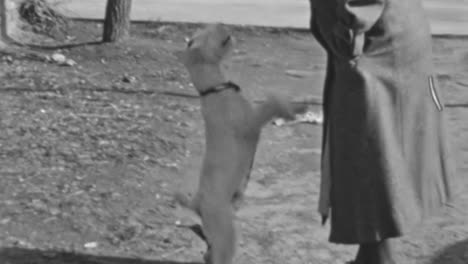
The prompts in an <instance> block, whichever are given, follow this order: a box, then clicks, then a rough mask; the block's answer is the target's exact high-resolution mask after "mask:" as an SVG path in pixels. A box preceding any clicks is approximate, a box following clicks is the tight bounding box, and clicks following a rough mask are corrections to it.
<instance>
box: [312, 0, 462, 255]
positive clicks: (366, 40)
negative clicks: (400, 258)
mask: <svg viewBox="0 0 468 264" xmlns="http://www.w3.org/2000/svg"><path fill="white" fill-rule="evenodd" d="M310 1H311V9H312V16H311V30H312V32H313V34H314V36H315V38H316V39H317V40H318V41H319V42H320V43H321V45H322V46H323V47H324V49H325V50H326V52H327V57H328V65H327V73H326V80H325V87H324V106H323V107H324V115H325V122H324V130H323V132H324V133H323V151H322V181H321V193H320V200H319V211H320V213H321V214H322V216H323V219H324V220H325V221H326V219H327V218H328V217H329V216H330V222H331V234H330V242H333V243H340V244H359V245H360V247H359V250H358V253H357V256H356V259H355V263H357V264H380V263H385V264H387V263H395V262H394V252H393V249H392V247H391V246H390V244H391V243H390V242H389V239H391V238H396V237H400V236H402V235H404V234H405V233H406V232H407V231H408V230H410V229H412V228H413V227H415V225H418V224H420V223H421V221H422V219H424V218H427V217H429V216H431V215H434V214H435V213H437V212H438V211H440V209H442V208H443V207H444V205H446V204H448V203H450V202H451V200H452V198H453V196H454V195H453V194H454V184H453V176H454V164H453V162H452V160H451V157H450V153H449V147H448V143H447V138H446V132H445V124H444V122H445V121H444V119H445V109H444V103H443V99H442V98H441V93H440V91H439V89H440V88H439V86H438V84H437V80H436V78H435V76H434V66H433V62H432V44H431V35H430V31H429V26H428V22H427V20H426V17H425V14H424V11H423V8H422V4H421V1H420V0H310Z"/></svg>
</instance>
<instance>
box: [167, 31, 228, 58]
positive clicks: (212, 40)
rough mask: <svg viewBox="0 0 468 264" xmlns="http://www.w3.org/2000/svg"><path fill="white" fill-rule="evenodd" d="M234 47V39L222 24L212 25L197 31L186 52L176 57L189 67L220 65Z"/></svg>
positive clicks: (183, 51)
mask: <svg viewBox="0 0 468 264" xmlns="http://www.w3.org/2000/svg"><path fill="white" fill-rule="evenodd" d="M233 46H234V38H233V37H232V35H231V34H230V33H229V32H228V30H227V29H226V27H225V26H224V25H222V24H219V23H218V24H210V25H208V26H206V27H204V28H202V29H200V30H198V31H196V32H195V33H194V34H193V35H192V37H191V38H189V39H188V41H187V47H186V48H185V50H182V51H179V52H176V53H175V54H176V56H177V57H178V58H179V60H180V61H181V62H182V63H183V64H185V65H186V66H187V67H191V66H193V65H197V64H212V65H217V64H220V63H221V61H222V60H223V59H224V58H225V57H226V56H227V55H228V54H229V53H230V51H231V50H232V48H233Z"/></svg>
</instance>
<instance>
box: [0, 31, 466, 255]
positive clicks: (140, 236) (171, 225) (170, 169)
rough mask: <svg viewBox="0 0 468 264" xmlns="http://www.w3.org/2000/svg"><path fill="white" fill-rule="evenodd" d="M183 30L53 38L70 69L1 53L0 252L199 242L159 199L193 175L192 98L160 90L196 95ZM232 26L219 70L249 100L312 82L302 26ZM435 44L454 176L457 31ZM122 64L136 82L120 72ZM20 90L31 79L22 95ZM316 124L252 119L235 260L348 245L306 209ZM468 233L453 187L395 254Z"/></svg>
mask: <svg viewBox="0 0 468 264" xmlns="http://www.w3.org/2000/svg"><path fill="white" fill-rule="evenodd" d="M191 31H193V28H191V27H185V26H180V27H176V26H173V25H161V24H153V25H139V26H136V27H134V28H132V33H133V38H132V41H131V42H128V43H124V44H122V45H106V46H100V45H90V46H82V47H76V48H74V49H70V50H68V51H67V50H65V54H66V55H67V56H68V57H70V58H73V59H75V60H76V61H77V62H78V65H79V67H75V68H71V67H69V68H67V67H60V66H57V65H53V64H48V63H44V62H43V61H37V60H31V59H30V58H29V59H28V58H16V57H12V58H9V57H8V56H6V55H4V56H2V60H1V61H2V62H1V63H2V68H1V69H2V70H1V72H0V73H1V76H2V79H1V81H2V83H1V86H2V87H11V89H10V90H9V92H6V91H5V90H2V91H1V92H2V98H1V99H0V107H1V108H0V109H1V110H2V113H4V114H3V116H2V119H1V120H0V121H1V123H0V128H1V129H2V131H5V133H4V134H3V135H2V136H0V144H1V146H2V148H1V149H0V156H1V157H2V160H1V166H0V167H1V170H0V173H1V177H0V263H2V264H3V263H5V264H31V263H34V264H131V263H132V264H133V263H137V264H163V263H169V264H170V263H174V264H177V263H180V264H182V263H192V262H200V261H201V260H202V251H204V245H203V243H202V242H201V241H200V240H199V239H198V238H197V237H196V236H195V235H193V234H192V233H191V232H190V231H188V230H187V229H184V228H180V227H177V226H176V225H175V223H176V221H178V220H180V221H182V223H191V222H192V221H194V220H193V219H192V218H191V217H190V215H189V214H187V213H186V212H183V211H181V210H177V209H176V208H174V205H173V203H172V202H171V194H172V192H173V191H174V190H175V189H179V188H184V189H189V190H190V189H193V188H194V187H195V184H196V180H197V179H196V176H197V174H198V168H199V166H200V165H199V164H200V159H201V155H202V151H203V128H202V123H201V116H200V114H199V102H198V100H197V99H193V98H192V99H190V98H186V97H179V96H175V97H174V96H167V95H164V94H163V92H164V91H171V92H176V93H184V94H193V92H194V91H192V89H193V88H192V87H190V86H189V83H188V80H187V75H186V73H185V71H184V70H183V69H182V68H181V65H179V64H178V63H176V62H175V61H174V57H172V56H171V54H170V53H171V52H172V51H173V50H175V49H177V48H180V47H182V46H183V45H184V42H183V39H184V37H185V36H186V35H188V34H189V33H190V32H191ZM73 32H74V33H75V34H76V35H78V39H83V40H84V39H86V40H89V38H92V37H93V36H96V37H97V36H99V35H100V29H99V27H98V26H97V25H95V24H76V25H75V28H74V31H73ZM234 33H235V35H236V36H237V37H238V39H239V46H238V48H237V50H236V52H235V54H234V56H233V58H232V60H231V62H230V63H229V64H228V65H227V66H228V67H227V70H228V72H229V73H230V75H231V77H232V80H234V81H236V82H238V83H239V84H240V85H241V86H242V87H243V91H244V92H245V93H246V94H247V95H248V96H249V97H250V98H252V99H253V100H254V99H261V98H263V96H264V92H266V91H276V92H279V93H283V94H285V95H287V96H290V97H291V98H297V97H304V96H308V95H320V93H321V87H322V82H323V77H324V71H325V66H324V60H325V58H324V53H323V51H322V50H321V49H320V48H319V46H318V45H317V44H316V43H315V42H314V40H313V39H312V37H311V36H309V35H307V34H301V33H291V32H289V33H288V32H282V31H278V30H258V29H252V28H244V29H242V30H236V31H234ZM434 47H435V48H434V50H435V54H436V57H435V61H436V65H437V74H438V78H439V80H441V82H442V85H443V87H444V91H446V92H445V95H446V102H447V103H448V104H449V105H450V106H451V107H447V108H446V109H447V110H446V111H447V112H448V114H449V116H450V122H449V129H450V135H451V140H452V142H453V145H454V147H455V155H456V157H457V167H458V169H459V175H460V176H462V181H461V183H460V185H467V184H468V181H467V179H466V177H463V175H465V174H466V173H467V172H468V133H467V132H468V122H466V120H468V108H466V107H467V103H468V74H467V72H468V67H467V65H468V48H467V45H466V41H464V40H460V39H435V40H434ZM291 70H295V71H296V73H298V74H296V76H292V75H291V74H288V72H290V71H291ZM125 76H131V77H134V78H135V81H130V82H127V81H125V82H124V81H122V80H123V79H125V78H123V77H125ZM130 79H132V80H133V78H130ZM31 80H33V81H31ZM126 80H129V78H128V77H126ZM25 87H29V89H30V90H29V91H31V90H33V91H34V90H36V92H24V91H23V92H22V90H21V89H24V88H25ZM14 89H17V90H14ZM40 89H43V90H44V89H45V90H47V89H49V90H48V91H45V90H44V91H42V92H41V91H39V90H40ZM93 89H94V90H96V89H98V90H100V92H93V91H92V90H93ZM106 89H107V90H106ZM106 91H107V92H106ZM313 109H314V110H318V109H317V108H313ZM320 134H321V127H320V126H317V125H310V124H299V125H295V126H285V127H278V126H273V125H270V126H268V127H266V128H265V130H264V134H263V137H262V141H261V143H260V146H259V150H258V155H257V159H256V162H255V167H254V171H253V175H252V181H251V182H250V184H249V186H248V189H247V194H246V195H247V197H246V204H245V206H244V207H243V208H242V209H241V211H240V212H239V214H238V222H239V225H240V227H241V230H242V236H241V243H240V250H239V255H238V263H278V264H282V263H291V264H303V263H313V264H322V263H323V264H342V263H344V262H345V261H347V260H350V259H351V258H352V255H353V254H354V250H355V249H354V248H353V247H344V246H338V245H332V244H330V243H328V242H327V238H328V232H329V227H328V226H326V227H322V226H320V221H319V214H318V213H317V212H316V207H317V198H318V183H319V177H318V175H319V174H318V173H319V166H318V162H319V157H320V148H319V146H320ZM15 155H16V156H15ZM185 180H187V181H185ZM467 238H468V192H464V194H463V196H462V197H461V199H460V200H459V201H458V202H457V204H456V205H455V207H454V208H452V209H448V210H447V212H446V214H445V215H444V216H443V217H440V218H438V219H434V220H432V221H431V222H430V223H427V224H426V225H424V226H421V229H419V230H415V232H414V233H413V234H411V235H409V236H408V237H405V239H403V240H402V241H400V242H399V246H400V247H401V250H402V251H401V252H402V254H401V258H402V260H401V262H400V263H405V264H413V263H414V264H423V263H424V264H426V263H430V264H465V263H467V262H468V255H467V252H468V241H467Z"/></svg>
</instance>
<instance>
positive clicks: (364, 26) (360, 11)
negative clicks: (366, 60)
mask: <svg viewBox="0 0 468 264" xmlns="http://www.w3.org/2000/svg"><path fill="white" fill-rule="evenodd" d="M386 1H387V0H339V1H338V3H339V4H338V5H337V10H336V12H337V17H338V20H337V23H336V25H335V27H334V29H333V32H334V34H335V36H336V37H338V38H340V39H341V40H342V41H344V42H345V43H348V45H349V46H348V48H349V49H350V52H351V53H352V56H354V57H356V56H359V55H361V54H362V52H363V49H364V40H365V33H366V32H367V31H369V30H370V29H371V28H372V27H373V26H374V25H375V24H376V23H377V21H378V20H379V18H380V17H381V16H382V13H383V10H384V8H385V3H386Z"/></svg>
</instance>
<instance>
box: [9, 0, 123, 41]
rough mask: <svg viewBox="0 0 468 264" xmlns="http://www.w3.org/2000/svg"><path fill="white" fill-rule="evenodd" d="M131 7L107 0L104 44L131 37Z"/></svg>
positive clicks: (119, 1) (113, 0) (117, 1)
mask: <svg viewBox="0 0 468 264" xmlns="http://www.w3.org/2000/svg"><path fill="white" fill-rule="evenodd" d="M0 1H1V0H0ZM131 7H132V0H107V8H106V18H105V20H104V32H103V36H102V40H103V41H104V42H116V41H120V40H123V39H125V38H126V37H127V36H128V35H129V30H130V10H131Z"/></svg>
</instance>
